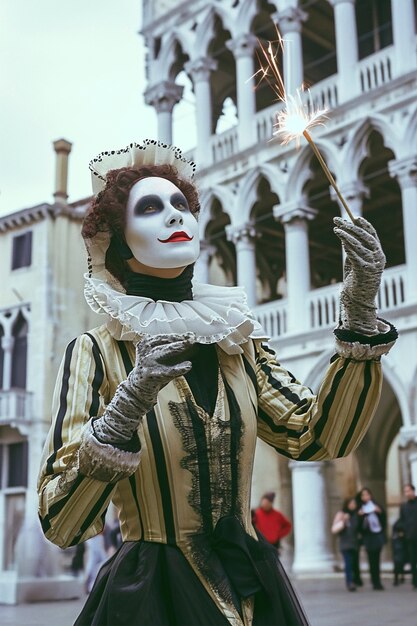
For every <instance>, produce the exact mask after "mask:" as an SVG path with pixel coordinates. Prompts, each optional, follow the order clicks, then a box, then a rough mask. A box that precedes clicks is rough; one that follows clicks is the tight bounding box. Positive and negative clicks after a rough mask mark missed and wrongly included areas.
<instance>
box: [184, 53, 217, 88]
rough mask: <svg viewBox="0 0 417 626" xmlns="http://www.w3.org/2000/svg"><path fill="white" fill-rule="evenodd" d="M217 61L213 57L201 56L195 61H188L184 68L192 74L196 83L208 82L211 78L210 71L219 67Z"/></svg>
mask: <svg viewBox="0 0 417 626" xmlns="http://www.w3.org/2000/svg"><path fill="white" fill-rule="evenodd" d="M217 65H218V63H217V61H215V60H214V59H212V58H211V57H200V58H199V59H194V60H193V61H188V62H187V63H186V64H185V65H184V69H185V71H186V72H187V73H188V74H191V76H192V79H193V81H194V82H195V83H198V82H207V81H208V80H209V78H210V73H211V72H213V71H214V70H216V69H217Z"/></svg>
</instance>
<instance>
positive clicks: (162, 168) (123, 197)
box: [81, 164, 200, 285]
mask: <svg viewBox="0 0 417 626" xmlns="http://www.w3.org/2000/svg"><path fill="white" fill-rule="evenodd" d="M150 176H158V177H160V178H166V179H167V180H169V181H170V182H171V183H173V184H174V185H176V186H177V187H178V189H180V190H181V191H182V193H183V194H184V196H185V197H186V198H187V201H188V205H189V207H190V211H191V212H192V213H193V214H194V215H196V216H197V215H198V212H199V210H200V203H199V199H198V191H197V188H196V186H195V185H194V184H193V183H192V182H191V181H189V180H186V179H184V178H181V177H180V175H179V174H178V171H177V169H176V168H175V167H173V166H172V165H168V164H163V165H144V166H142V167H140V168H135V167H122V168H120V169H117V170H110V171H109V172H108V173H107V176H106V186H105V188H104V189H103V190H102V191H100V192H99V193H98V194H97V196H96V197H95V198H93V200H92V201H91V204H90V206H89V208H88V211H87V214H86V216H85V218H84V221H83V225H82V229H81V234H82V236H83V237H84V239H92V238H93V237H94V236H95V235H96V234H97V233H98V232H102V231H110V232H111V234H112V238H111V241H110V246H109V248H108V250H107V253H106V269H107V270H108V271H109V272H110V273H111V274H113V276H114V277H115V278H117V280H118V281H119V282H120V283H121V284H122V285H125V277H126V272H127V269H128V266H127V263H126V261H125V260H123V259H122V258H121V256H120V254H119V249H120V243H118V242H122V243H124V244H125V243H126V240H125V236H124V230H125V225H126V206H127V200H128V197H129V193H130V190H131V189H132V187H133V185H134V184H135V183H137V182H138V181H139V180H142V179H143V178H148V177H150Z"/></svg>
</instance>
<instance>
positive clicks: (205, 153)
mask: <svg viewBox="0 0 417 626" xmlns="http://www.w3.org/2000/svg"><path fill="white" fill-rule="evenodd" d="M216 68H217V62H216V61H214V59H211V58H209V57H201V58H199V59H196V60H195V61H189V62H188V63H186V64H185V71H186V72H188V73H189V74H191V77H192V80H193V83H194V93H195V100H196V102H195V113H196V123H197V158H196V161H197V164H198V165H199V166H200V167H201V166H204V165H209V164H210V163H211V147H210V138H211V135H212V124H213V109H212V94H211V87H210V74H211V72H212V71H214V70H215V69H216Z"/></svg>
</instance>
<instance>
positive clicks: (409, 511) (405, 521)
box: [400, 483, 417, 589]
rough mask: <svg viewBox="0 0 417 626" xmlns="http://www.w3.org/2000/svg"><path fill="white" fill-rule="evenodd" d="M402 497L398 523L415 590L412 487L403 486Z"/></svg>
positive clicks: (416, 503) (416, 501)
mask: <svg viewBox="0 0 417 626" xmlns="http://www.w3.org/2000/svg"><path fill="white" fill-rule="evenodd" d="M404 497H405V498H406V502H403V504H402V505H401V508H400V521H401V524H402V527H403V529H404V536H405V539H406V542H407V553H408V558H409V561H410V564H411V575H412V584H413V588H414V589H417V498H416V490H415V487H414V485H412V484H411V483H408V484H406V485H404Z"/></svg>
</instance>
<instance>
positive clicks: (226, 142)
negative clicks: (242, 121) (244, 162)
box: [210, 126, 239, 163]
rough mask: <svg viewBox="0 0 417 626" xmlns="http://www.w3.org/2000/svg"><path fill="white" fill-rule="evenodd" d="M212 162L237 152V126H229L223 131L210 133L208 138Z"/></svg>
mask: <svg viewBox="0 0 417 626" xmlns="http://www.w3.org/2000/svg"><path fill="white" fill-rule="evenodd" d="M210 150H211V156H212V162H213V163H218V162H219V161H223V160H224V159H228V158H229V157H231V156H233V155H234V154H237V153H238V152H239V144H238V130H237V126H233V128H229V129H228V130H226V131H225V132H224V133H221V134H219V135H212V136H211V138H210Z"/></svg>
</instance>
